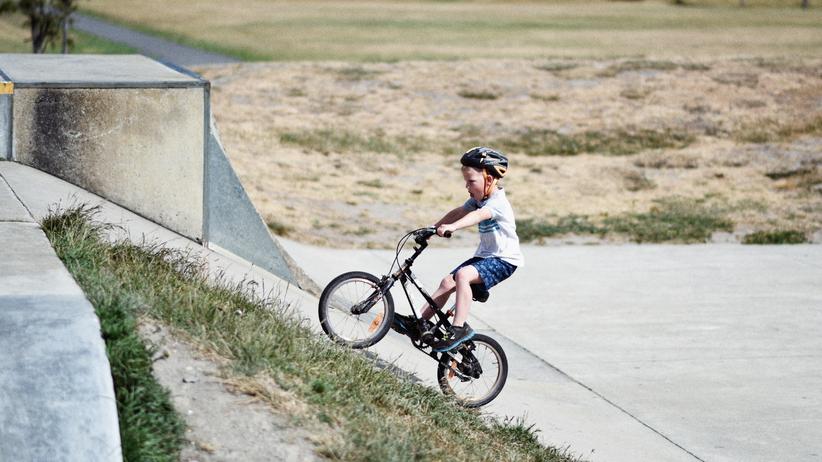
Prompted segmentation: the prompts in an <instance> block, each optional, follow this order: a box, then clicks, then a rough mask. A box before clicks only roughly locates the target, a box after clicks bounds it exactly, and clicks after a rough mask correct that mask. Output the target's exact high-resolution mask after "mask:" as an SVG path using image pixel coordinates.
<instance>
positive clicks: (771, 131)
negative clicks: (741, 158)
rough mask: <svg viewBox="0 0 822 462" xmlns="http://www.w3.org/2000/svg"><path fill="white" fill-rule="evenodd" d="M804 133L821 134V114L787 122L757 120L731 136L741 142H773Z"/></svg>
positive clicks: (803, 134) (790, 138)
mask: <svg viewBox="0 0 822 462" xmlns="http://www.w3.org/2000/svg"><path fill="white" fill-rule="evenodd" d="M805 135H822V114H813V115H809V117H808V118H807V119H797V120H792V121H789V122H778V121H776V120H773V119H763V120H759V121H756V122H753V123H749V124H747V125H744V126H742V127H741V128H739V129H738V130H736V131H735V132H734V133H733V138H734V139H735V140H736V141H740V142H743V143H773V142H777V141H790V140H793V139H796V138H798V137H800V136H805Z"/></svg>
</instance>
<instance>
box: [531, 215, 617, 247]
mask: <svg viewBox="0 0 822 462" xmlns="http://www.w3.org/2000/svg"><path fill="white" fill-rule="evenodd" d="M607 232H608V230H607V229H606V228H604V227H602V226H598V225H595V224H593V223H591V222H590V221H589V219H588V217H586V216H583V215H567V216H564V217H560V218H558V219H556V220H552V221H537V220H534V219H526V220H517V236H519V238H520V240H522V241H523V242H530V241H538V240H540V239H541V238H551V237H558V236H563V235H566V234H596V235H599V236H600V237H602V236H604V235H605V234H607Z"/></svg>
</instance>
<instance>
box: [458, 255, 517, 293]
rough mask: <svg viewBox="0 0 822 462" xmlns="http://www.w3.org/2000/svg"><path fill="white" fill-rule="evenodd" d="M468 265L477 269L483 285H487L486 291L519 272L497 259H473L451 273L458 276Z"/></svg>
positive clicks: (514, 267) (512, 266)
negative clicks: (458, 272)
mask: <svg viewBox="0 0 822 462" xmlns="http://www.w3.org/2000/svg"><path fill="white" fill-rule="evenodd" d="M468 265H471V266H473V267H474V268H476V269H477V273H479V275H480V279H482V283H483V284H484V285H485V290H488V289H490V288H491V287H494V286H495V285H497V284H499V283H500V282H502V281H504V280H506V279H508V278H509V277H510V276H511V275H512V274H514V271H516V270H517V267H516V266H514V265H512V264H510V263H508V262H507V261H505V260H502V259H500V258H497V257H488V258H480V257H473V258H469V259H468V260H466V261H464V262H463V263H462V264H461V265H460V266H458V267H456V268H454V271H451V275H456V274H457V271H459V269H460V268H462V267H463V266H468Z"/></svg>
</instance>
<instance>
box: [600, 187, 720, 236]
mask: <svg viewBox="0 0 822 462" xmlns="http://www.w3.org/2000/svg"><path fill="white" fill-rule="evenodd" d="M604 223H605V225H606V226H607V227H608V228H609V229H610V230H612V231H613V232H616V233H620V234H626V235H628V236H630V237H631V239H632V240H633V241H635V242H639V243H643V242H683V243H698V242H706V241H707V240H708V239H709V238H710V237H711V234H712V233H714V232H715V231H728V232H730V231H733V222H731V221H730V220H729V219H727V218H725V217H724V214H723V211H721V210H720V209H718V208H714V207H708V206H706V205H704V204H703V203H702V201H700V200H691V199H684V198H678V197H672V198H665V199H660V200H657V205H656V206H654V207H652V208H651V210H649V211H648V212H643V213H629V214H623V215H618V216H615V217H608V218H606V219H605V220H604Z"/></svg>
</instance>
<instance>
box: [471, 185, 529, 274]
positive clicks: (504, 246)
mask: <svg viewBox="0 0 822 462" xmlns="http://www.w3.org/2000/svg"><path fill="white" fill-rule="evenodd" d="M462 208H464V209H465V210H467V211H469V212H473V211H474V210H477V209H487V210H489V211H490V212H491V218H490V219H488V220H484V221H481V222H480V223H479V232H480V243H479V247H477V251H476V252H475V253H474V256H475V257H480V258H488V257H498V258H500V259H501V260H503V261H506V262H508V263H510V264H512V265H514V266H522V265H524V264H525V259H524V258H523V257H522V252H521V251H520V249H519V237H517V225H516V223H515V221H514V209H513V208H511V204H510V203H509V202H508V199H507V198H506V197H505V191H504V190H503V189H502V188H499V189H497V190H496V191H494V192H493V193H492V194H491V197H489V198H488V199H486V200H484V201H482V202H477V201H476V200H474V198H473V197H472V198H469V199H468V200H467V201H465V204H463V206H462Z"/></svg>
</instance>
